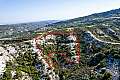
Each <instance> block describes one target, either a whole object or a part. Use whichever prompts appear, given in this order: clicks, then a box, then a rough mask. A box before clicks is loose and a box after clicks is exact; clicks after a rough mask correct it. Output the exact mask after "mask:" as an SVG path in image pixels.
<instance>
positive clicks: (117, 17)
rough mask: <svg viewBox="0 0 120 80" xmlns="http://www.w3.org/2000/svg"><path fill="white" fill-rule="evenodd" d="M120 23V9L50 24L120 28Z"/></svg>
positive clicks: (57, 25) (56, 25)
mask: <svg viewBox="0 0 120 80" xmlns="http://www.w3.org/2000/svg"><path fill="white" fill-rule="evenodd" d="M119 22H120V8H119V9H115V10H111V11H107V12H102V13H95V14H92V15H88V16H83V17H78V18H75V19H70V20H66V21H61V22H58V23H53V24H50V25H49V26H50V27H68V26H80V27H84V26H96V27H98V26H102V27H105V26H107V27H111V26H114V27H119V25H120V24H119Z"/></svg>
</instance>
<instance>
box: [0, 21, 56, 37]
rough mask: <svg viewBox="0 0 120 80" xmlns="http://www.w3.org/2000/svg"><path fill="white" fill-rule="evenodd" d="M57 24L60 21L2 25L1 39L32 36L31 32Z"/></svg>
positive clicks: (0, 28)
mask: <svg viewBox="0 0 120 80" xmlns="http://www.w3.org/2000/svg"><path fill="white" fill-rule="evenodd" d="M56 22H58V20H47V21H40V22H30V23H20V24H8V25H0V38H6V37H7V38H8V37H21V36H23V35H25V34H26V35H28V34H30V33H29V32H31V31H34V30H36V29H38V28H41V27H44V26H46V25H48V24H52V23H56Z"/></svg>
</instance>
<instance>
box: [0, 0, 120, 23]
mask: <svg viewBox="0 0 120 80" xmlns="http://www.w3.org/2000/svg"><path fill="white" fill-rule="evenodd" d="M119 4H120V0H114V1H113V0H109V1H107V0H106V1H105V0H44V1H43V0H34V1H33V0H0V11H1V13H0V24H15V23H24V22H35V21H45V20H66V19H73V18H77V17H82V16H87V15H90V14H94V13H100V12H105V11H109V10H112V9H118V8H120V5H119Z"/></svg>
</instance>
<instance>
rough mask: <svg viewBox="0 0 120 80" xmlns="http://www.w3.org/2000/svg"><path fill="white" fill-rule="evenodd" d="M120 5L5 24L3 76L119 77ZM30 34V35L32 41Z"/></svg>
mask: <svg viewBox="0 0 120 80" xmlns="http://www.w3.org/2000/svg"><path fill="white" fill-rule="evenodd" d="M119 17H120V9H116V10H111V11H107V12H103V13H96V14H92V15H88V16H85V17H79V18H75V19H71V20H67V21H61V22H56V21H55V22H54V21H47V22H46V21H45V22H35V23H22V24H12V25H1V27H0V31H1V32H0V37H1V39H0V65H1V66H0V79H1V80H18V79H19V80H119V79H120V74H119V73H120V27H119V25H120V24H119V22H120V18H119ZM26 38H27V39H26Z"/></svg>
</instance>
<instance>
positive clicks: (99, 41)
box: [87, 31, 120, 44]
mask: <svg viewBox="0 0 120 80" xmlns="http://www.w3.org/2000/svg"><path fill="white" fill-rule="evenodd" d="M87 33H89V34H90V35H91V37H93V38H94V39H95V40H97V41H99V42H103V43H107V44H120V43H115V42H109V41H103V40H100V39H98V38H97V37H96V36H95V35H93V34H92V33H91V32H90V31H87Z"/></svg>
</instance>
